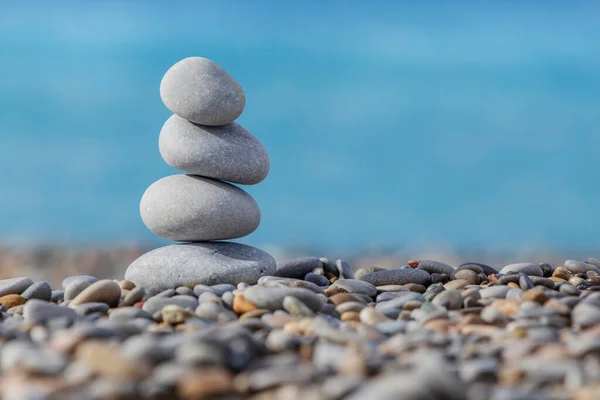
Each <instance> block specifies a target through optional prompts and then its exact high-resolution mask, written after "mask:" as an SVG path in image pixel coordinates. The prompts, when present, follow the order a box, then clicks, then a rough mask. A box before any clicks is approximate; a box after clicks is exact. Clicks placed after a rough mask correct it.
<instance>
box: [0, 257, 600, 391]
mask: <svg viewBox="0 0 600 400" xmlns="http://www.w3.org/2000/svg"><path fill="white" fill-rule="evenodd" d="M0 305H1V308H0V310H1V311H0V318H1V322H0V338H1V340H2V348H1V351H0V367H1V378H0V388H1V391H2V398H5V399H243V398H252V399H397V398H402V399H457V400H458V399H595V398H597V393H598V390H599V389H600V387H599V383H600V260H598V259H595V258H590V259H588V260H585V261H575V260H567V261H565V262H564V264H561V265H550V264H546V263H541V264H535V263H527V262H524V263H517V264H510V265H506V266H502V267H493V266H489V265H485V264H480V263H475V262H469V263H465V264H462V265H460V266H458V267H454V266H451V265H448V264H445V263H443V262H439V261H430V260H410V261H408V262H407V264H406V265H404V266H402V267H400V268H395V269H381V268H377V267H369V268H361V269H359V270H353V269H352V268H351V266H350V265H349V264H348V263H347V262H345V261H343V260H337V261H335V262H334V261H332V260H328V259H326V258H317V257H305V258H299V259H292V260H289V261H287V262H284V263H280V264H279V265H278V267H277V270H276V271H275V273H274V274H273V275H269V276H263V277H261V278H260V279H259V280H258V282H257V283H256V284H247V283H244V282H241V283H239V284H238V285H235V286H234V285H231V284H217V285H213V286H207V285H202V284H199V285H195V286H193V287H190V286H180V287H177V288H175V289H168V290H165V291H163V292H160V293H157V294H154V295H148V294H147V291H146V289H145V288H144V287H142V286H136V285H135V284H134V283H133V282H131V281H127V280H111V279H98V278H96V277H92V276H86V275H79V276H71V277H68V278H66V279H65V280H64V281H63V282H62V285H61V286H60V287H57V288H52V287H51V286H50V285H49V284H48V283H47V282H43V281H38V282H34V281H33V280H32V279H30V278H27V277H21V278H12V279H6V280H1V281H0Z"/></svg>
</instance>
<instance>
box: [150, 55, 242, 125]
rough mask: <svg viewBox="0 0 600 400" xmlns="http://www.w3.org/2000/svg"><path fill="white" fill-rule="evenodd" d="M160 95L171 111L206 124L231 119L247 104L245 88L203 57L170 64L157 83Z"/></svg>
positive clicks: (222, 123)
mask: <svg viewBox="0 0 600 400" xmlns="http://www.w3.org/2000/svg"><path fill="white" fill-rule="evenodd" d="M160 97H161V99H162V101H163V103H164V104H165V106H167V108H168V109H169V110H171V111H172V112H173V113H174V114H177V115H179V116H180V117H182V118H185V119H187V120H188V121H191V122H194V123H196V124H200V125H209V126H218V125H225V124H228V123H230V122H233V121H234V120H235V119H236V118H237V117H239V116H240V114H241V113H242V111H244V107H245V106H246V95H245V94H244V90H243V89H242V87H241V86H240V85H239V84H238V83H237V82H236V81H235V79H233V78H232V77H231V75H229V74H228V73H227V72H226V71H225V70H224V69H223V68H221V67H219V66H218V65H217V64H215V63H214V62H212V61H210V60H209V59H207V58H203V57H189V58H185V59H183V60H181V61H179V62H178V63H176V64H175V65H173V66H172V67H171V68H170V69H169V70H168V71H167V73H166V74H165V76H164V77H163V80H162V82H161V83H160Z"/></svg>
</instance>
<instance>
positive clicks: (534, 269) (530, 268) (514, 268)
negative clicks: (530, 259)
mask: <svg viewBox="0 0 600 400" xmlns="http://www.w3.org/2000/svg"><path fill="white" fill-rule="evenodd" d="M509 272H522V273H524V274H527V275H530V276H544V273H543V271H542V268H540V266H539V265H537V264H532V263H516V264H509V265H507V266H505V267H504V268H502V269H501V270H500V273H501V274H507V273H509Z"/></svg>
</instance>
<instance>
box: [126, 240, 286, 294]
mask: <svg viewBox="0 0 600 400" xmlns="http://www.w3.org/2000/svg"><path fill="white" fill-rule="evenodd" d="M275 266H276V263H275V260H274V259H273V257H271V256H270V255H269V254H267V253H265V252H264V251H262V250H259V249H257V248H254V247H250V246H246V245H244V244H240V243H230V242H219V243H186V244H174V245H169V246H165V247H160V248H158V249H156V250H153V251H151V252H149V253H146V254H144V255H143V256H141V257H140V258H138V259H137V260H136V261H134V262H133V263H132V264H131V265H130V266H129V268H127V271H126V272H125V279H127V280H129V281H132V282H134V283H135V284H136V286H141V287H143V288H144V289H145V290H146V293H148V294H149V295H153V294H156V293H159V292H161V291H163V290H166V289H169V288H172V289H174V288H177V287H179V286H188V287H194V286H196V285H198V284H203V285H216V284H219V283H229V284H232V285H237V284H238V283H240V282H246V283H249V284H255V283H256V282H257V281H258V279H259V278H260V277H261V276H264V275H272V274H273V273H274V272H275Z"/></svg>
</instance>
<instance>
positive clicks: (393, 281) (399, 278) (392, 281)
mask: <svg viewBox="0 0 600 400" xmlns="http://www.w3.org/2000/svg"><path fill="white" fill-rule="evenodd" d="M362 280H363V281H365V282H369V283H370V284H372V285H374V286H383V285H405V284H407V283H416V284H419V285H428V284H429V282H430V281H431V276H430V275H429V273H427V272H426V271H424V270H420V269H389V270H385V271H378V272H371V273H369V274H366V275H364V276H363V277H362Z"/></svg>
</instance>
